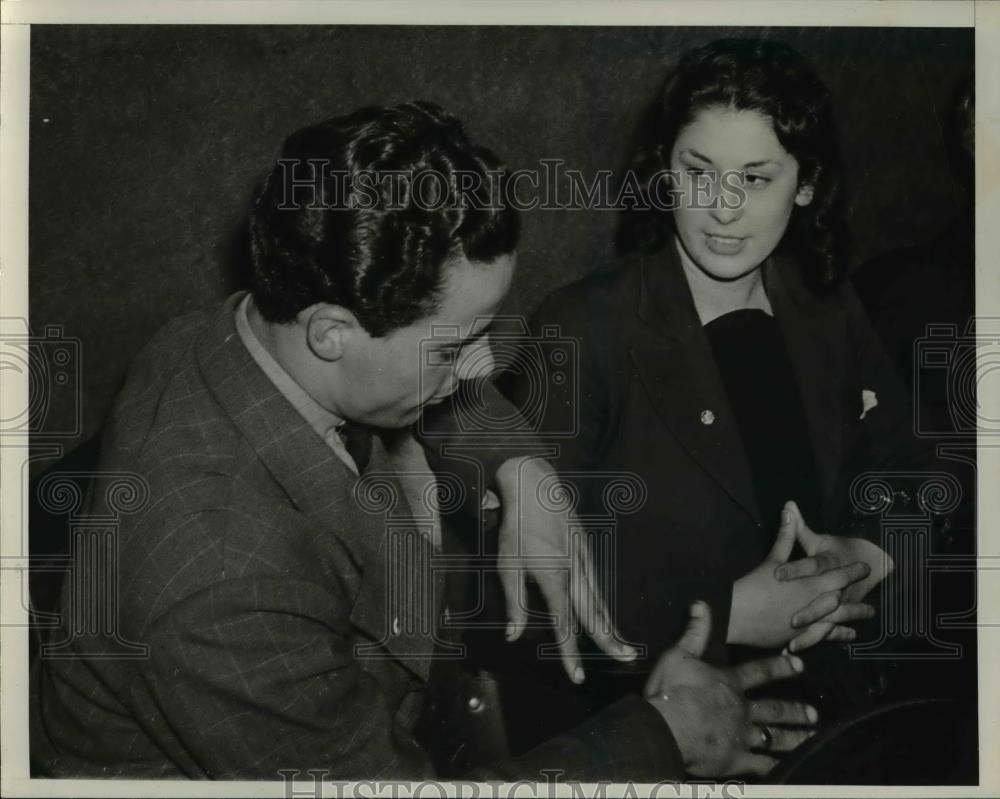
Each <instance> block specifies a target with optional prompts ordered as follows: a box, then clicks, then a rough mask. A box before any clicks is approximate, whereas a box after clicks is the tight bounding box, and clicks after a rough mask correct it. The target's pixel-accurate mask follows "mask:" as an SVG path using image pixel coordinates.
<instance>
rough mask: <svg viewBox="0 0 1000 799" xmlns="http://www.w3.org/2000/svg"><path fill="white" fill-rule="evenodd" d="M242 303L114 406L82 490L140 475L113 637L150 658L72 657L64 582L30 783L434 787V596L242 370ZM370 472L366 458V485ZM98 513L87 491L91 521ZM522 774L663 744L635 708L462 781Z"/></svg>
mask: <svg viewBox="0 0 1000 799" xmlns="http://www.w3.org/2000/svg"><path fill="white" fill-rule="evenodd" d="M239 299H240V295H234V296H233V297H230V298H229V300H227V301H226V302H225V303H224V304H223V306H222V307H221V309H220V310H218V311H217V312H202V313H196V314H192V315H188V316H186V317H182V318H180V319H177V320H174V321H173V322H171V323H169V324H168V325H167V326H166V327H165V328H164V329H162V330H161V331H160V332H159V333H158V334H157V335H156V336H155V337H154V339H153V340H152V341H151V342H150V343H149V344H148V345H147V347H146V348H145V349H144V350H143V352H142V353H141V354H140V356H139V357H138V358H137V360H136V361H135V363H134V364H133V367H132V369H131V371H130V374H129V377H128V380H127V382H126V385H125V386H124V388H123V390H122V392H121V393H120V395H119V396H118V398H117V400H116V403H115V406H114V409H113V411H112V414H111V417H110V419H109V423H108V426H107V429H106V432H105V437H104V441H103V444H102V456H101V470H102V471H103V470H108V471H112V472H131V473H134V474H136V475H138V476H139V477H141V479H142V480H144V481H145V483H146V484H147V486H148V489H149V497H148V501H147V502H146V504H145V506H144V507H143V508H142V509H141V510H139V511H138V512H136V513H134V514H132V515H126V516H124V517H123V518H122V522H121V525H120V528H119V529H118V534H117V561H116V563H117V578H116V579H117V581H118V597H119V602H118V609H117V621H118V626H117V630H116V631H115V632H114V633H113V635H117V636H118V637H119V638H121V639H124V640H126V641H130V642H136V643H141V644H144V645H146V646H148V657H146V658H140V659H116V658H103V657H87V655H88V653H89V654H94V653H96V652H107V651H112V650H113V649H114V646H113V645H112V644H113V643H114V642H111V641H109V640H107V636H106V635H105V636H104V638H102V637H100V636H98V637H97V638H94V637H84V636H76V637H73V636H71V635H70V633H69V624H70V622H69V618H70V616H71V615H72V613H71V606H72V602H73V596H72V594H73V590H74V589H73V586H74V585H75V584H77V585H78V584H79V582H78V580H74V579H69V580H67V581H66V584H65V586H64V590H63V594H62V603H61V604H62V611H63V615H64V622H63V628H62V629H60V630H56V631H55V632H54V633H53V635H52V636H50V641H51V640H53V639H55V640H70V641H71V643H70V645H69V649H70V650H71V654H72V655H74V656H72V657H68V658H67V657H63V658H59V659H47V658H42V659H40V660H39V661H37V662H36V664H35V666H36V668H35V670H34V672H33V674H32V739H31V756H32V763H33V769H34V772H35V773H36V774H37V775H38V776H48V775H51V776H77V777H131V778H155V777H189V778H213V779H275V780H277V779H281V773H280V772H281V771H283V770H296V769H297V770H299V771H304V770H306V769H318V770H320V771H321V772H322V774H323V776H324V777H325V778H327V779H378V778H382V779H390V778H397V779H398V778H404V779H406V778H410V779H420V778H428V777H431V776H434V767H433V765H432V759H431V757H430V756H429V754H428V753H427V751H425V750H424V749H423V748H422V747H421V745H420V744H419V743H418V741H417V740H416V738H415V737H414V734H413V731H414V728H415V726H416V723H417V721H418V718H419V716H420V713H421V710H422V706H423V704H424V703H423V697H424V688H425V685H426V681H427V678H428V673H429V670H430V655H431V653H432V651H433V648H434V637H435V636H434V635H433V631H434V629H435V625H436V624H437V619H438V613H439V610H440V604H441V596H442V591H443V589H444V577H443V575H441V574H435V575H434V576H429V575H428V573H427V570H426V569H423V568H414V564H417V565H419V564H426V563H427V562H428V559H429V558H430V544H429V542H428V541H427V539H426V538H425V537H424V536H420V535H417V536H415V537H414V536H411V537H409V538H406V539H405V541H404V542H403V543H401V541H402V539H398V540H397V539H395V538H393V535H391V534H390V531H391V529H392V525H391V524H387V521H388V517H387V512H386V508H385V507H382V508H377V507H375V505H377V504H378V503H374V504H373V503H372V502H371V501H368V500H370V499H371V497H369V498H368V500H365V498H363V497H360V498H359V496H357V494H356V487H357V478H356V477H355V476H354V474H353V473H351V472H350V471H349V470H348V468H347V467H346V466H345V465H344V464H343V463H342V462H341V461H340V460H339V459H338V458H337V457H336V455H335V454H334V453H333V451H332V450H331V449H330V448H329V447H328V446H327V445H326V444H325V443H324V442H323V440H322V439H321V438H320V437H319V436H318V435H317V434H316V433H315V432H314V431H313V430H312V428H310V427H309V425H308V424H307V422H306V421H305V420H304V419H303V418H302V417H301V416H300V415H299V413H298V412H297V411H296V410H295V409H294V407H293V406H292V405H291V404H290V403H289V402H288V401H287V400H286V399H285V398H284V396H283V395H282V394H281V393H280V392H279V391H278V390H277V389H276V388H275V386H274V385H273V384H272V383H271V382H270V381H269V380H268V378H267V377H266V376H265V375H264V373H263V372H262V371H261V370H260V368H259V367H258V366H257V364H256V363H255V362H254V361H253V359H252V358H251V356H250V354H249V353H248V352H247V350H246V348H245V347H244V345H243V344H242V342H241V341H240V339H239V337H238V335H237V332H236V328H235V324H234V316H233V312H234V308H235V305H236V303H237V302H238V300H239ZM380 458H383V460H380ZM383 467H386V464H385V462H384V453H383V452H381V451H380V450H379V448H376V452H375V453H374V455H373V460H372V463H371V465H370V467H369V470H368V471H369V473H372V472H379V471H380V470H382V469H383ZM384 470H385V471H388V469H387V468H384ZM359 499H360V500H361V501H359ZM106 502H107V497H105V496H104V495H102V494H100V492H94V493H93V494H92V495H91V496H90V498H89V505H88V515H90V516H99V515H101V514H102V512H104V511H106V510H107V508H106V507H105V503H106ZM407 552H408V553H409V556H407V557H404V555H403V553H407ZM88 568H93V564H89V563H77V564H75V566H74V569H77V570H81V569H83V570H85V569H88ZM76 576H77V577H78V578H79V576H80V575H76ZM401 577H402V578H405V579H403V580H402V581H401V580H400V579H399V578H401ZM407 579H409V580H411V582H406V580H407ZM412 581H415V582H412ZM403 584H405V586H406V588H405V590H403V589H401V588H400V586H401V585H403ZM414 597H416V600H415V599H414ZM63 650H65V647H64V648H63ZM456 690H458V687H457V686H456ZM489 712H493V708H490V709H489ZM437 723H438V725H441V724H444V725H445V726H449V725H452V724H461V723H462V719H460V718H452V719H443V720H438V721H437ZM432 726H433V725H432ZM453 737H454V736H453ZM541 769H560V770H561V771H562V772H563V775H564V777H565V778H566V779H580V780H596V779H615V780H625V779H634V780H642V781H647V782H648V781H654V780H659V779H677V778H680V777H682V776H683V770H682V768H681V761H680V754H679V752H678V750H677V747H676V744H675V742H674V740H673V737H672V736H671V734H670V731H669V729H668V728H667V726H666V725H665V724H664V723H663V721H662V719H661V718H660V717H659V714H658V713H657V712H656V711H655V710H654V709H653V708H652V706H650V705H649V704H648V703H646V702H645V701H644V700H642V699H640V698H638V697H632V698H630V699H627V700H623V701H622V702H620V703H618V704H616V705H614V706H612V707H611V708H608V709H607V710H606V711H604V712H602V713H601V714H599V715H598V716H595V717H594V718H593V719H592V720H591V721H590V722H588V723H587V724H586V725H585V726H583V727H581V728H578V729H576V730H574V731H572V732H571V733H568V734H566V735H563V736H560V737H558V738H556V739H553V740H552V741H550V742H549V743H547V744H545V745H543V746H542V747H539V748H538V749H535V750H532V752H530V753H529V754H527V755H522V756H521V757H519V758H516V759H510V758H507V759H505V760H503V761H502V762H500V763H496V764H492V765H489V766H484V767H482V768H479V769H477V770H476V771H475V772H474V773H472V774H469V775H468V776H470V777H479V778H481V779H487V778H488V779H532V780H543V779H544V776H543V775H542V774H540V770H541Z"/></svg>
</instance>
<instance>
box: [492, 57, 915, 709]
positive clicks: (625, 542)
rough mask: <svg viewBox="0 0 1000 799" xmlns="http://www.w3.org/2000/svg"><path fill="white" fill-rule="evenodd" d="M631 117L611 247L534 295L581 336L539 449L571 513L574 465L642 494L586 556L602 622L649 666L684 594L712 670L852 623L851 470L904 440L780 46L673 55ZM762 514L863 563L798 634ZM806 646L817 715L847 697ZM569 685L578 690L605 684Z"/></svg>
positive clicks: (585, 490) (830, 159)
mask: <svg viewBox="0 0 1000 799" xmlns="http://www.w3.org/2000/svg"><path fill="white" fill-rule="evenodd" d="M645 128H646V130H645V133H644V135H642V136H641V137H640V143H639V146H638V148H637V153H636V156H635V158H634V160H633V163H632V168H633V169H634V170H635V171H636V173H637V176H638V177H639V179H640V182H641V183H642V185H643V186H644V190H645V194H646V197H645V199H646V200H647V201H648V202H647V204H646V210H634V211H631V212H629V213H627V214H626V215H625V217H624V218H623V222H622V226H621V230H620V235H619V244H620V246H621V249H622V250H624V251H625V253H626V255H625V257H624V259H623V260H622V262H621V263H619V264H616V265H615V266H614V267H613V268H612V269H611V270H609V271H607V272H598V273H595V274H592V275H589V276H588V277H586V278H585V279H583V280H582V281H580V282H578V283H576V284H574V285H571V286H569V287H566V288H564V289H561V290H559V291H557V292H555V293H554V294H553V295H551V296H550V297H549V298H548V299H546V301H545V302H543V304H542V306H541V308H540V309H539V311H538V312H537V314H536V316H535V320H534V323H535V324H534V328H535V330H536V332H540V329H541V328H542V327H543V326H551V325H558V326H559V328H560V333H561V335H562V336H564V337H569V338H575V339H577V340H578V341H579V342H580V344H581V354H580V357H581V360H580V366H579V372H580V375H581V382H580V385H579V393H578V394H577V393H571V392H573V391H574V388H575V387H574V386H572V385H571V384H570V383H569V381H567V382H566V383H564V384H562V385H560V384H558V383H555V382H553V383H551V384H550V385H549V386H548V388H549V389H550V392H549V394H548V395H547V401H546V403H545V405H546V410H545V420H544V424H543V428H544V429H550V430H566V429H567V425H568V424H569V423H570V421H571V420H570V419H567V418H565V415H566V414H567V413H578V414H579V417H578V418H579V426H578V428H577V429H578V430H579V435H577V436H575V437H574V438H572V439H560V440H559V441H558V444H559V447H560V456H559V467H560V471H561V472H562V473H563V474H565V475H567V476H569V477H570V479H573V475H574V474H575V475H576V476H577V477H576V479H577V482H578V483H579V485H578V489H579V492H580V495H581V501H580V510H581V514H582V515H584V516H590V517H594V518H597V517H600V516H601V514H602V511H603V502H604V498H605V493H604V488H603V487H601V486H600V485H596V486H595V481H594V479H593V477H594V475H595V474H600V473H607V474H609V475H614V474H621V473H623V472H627V473H632V474H634V475H636V476H637V477H638V478H640V479H641V482H642V483H643V484H644V485H645V488H646V497H645V501H644V503H642V505H641V507H639V509H638V510H635V511H634V512H633V513H631V514H630V515H622V516H619V517H618V519H617V520H616V527H615V533H614V540H613V546H612V547H610V549H611V550H613V558H614V560H613V563H611V564H608V563H607V561H605V567H604V571H605V572H606V573H607V574H608V575H609V580H608V582H607V584H606V595H607V599H608V601H609V604H610V605H611V606H612V609H613V614H614V617H615V619H616V621H617V624H618V628H619V629H620V630H621V632H622V633H623V634H624V635H625V637H626V638H627V639H628V640H629V641H630V642H632V643H636V644H642V645H645V647H646V652H647V658H648V664H651V663H652V662H655V660H654V659H655V657H656V655H657V653H659V652H661V651H662V650H663V649H664V648H665V647H666V646H667V645H668V644H669V642H670V641H672V640H674V639H675V638H676V636H677V634H678V632H679V630H680V629H681V627H682V625H683V622H684V619H685V614H686V611H687V608H688V607H689V606H690V604H691V602H692V601H693V600H696V599H702V600H705V601H706V602H708V604H709V606H710V608H711V612H712V619H713V635H714V640H713V642H712V644H711V646H710V649H709V652H710V656H711V657H713V658H714V659H716V660H717V661H719V662H724V661H731V660H734V659H737V660H739V659H743V658H745V657H747V655H748V652H749V650H745V649H744V648H745V647H755V648H758V650H757V652H758V654H759V648H761V647H763V648H775V649H777V648H782V647H785V646H788V647H789V648H790V649H792V650H796V649H798V650H801V649H805V648H807V647H810V646H811V645H813V644H815V643H817V640H818V638H820V637H822V636H823V634H826V635H827V636H828V637H829V638H831V639H833V640H848V639H850V638H852V637H853V636H854V631H853V630H852V629H851V628H849V627H846V626H842V625H843V623H846V622H852V621H857V620H859V619H861V618H864V617H867V616H870V615H871V609H870V608H868V607H867V606H865V605H863V604H861V599H862V598H863V597H865V595H866V594H868V593H869V592H870V591H871V589H872V588H873V587H874V586H875V585H876V584H877V583H878V582H879V581H880V580H881V579H882V578H884V576H885V575H886V574H887V573H888V571H889V570H890V569H891V562H890V561H889V560H888V558H887V557H886V556H885V553H884V552H883V551H882V550H881V549H880V548H879V547H878V545H877V544H876V543H874V542H877V541H878V540H879V537H878V536H879V525H878V520H877V519H875V518H874V517H868V518H864V517H862V516H859V515H858V514H856V513H853V512H852V509H851V507H850V506H851V503H850V502H849V492H848V487H849V485H850V481H851V479H852V478H853V477H854V476H856V475H857V474H859V473H860V472H862V471H864V470H866V469H872V468H878V467H880V466H884V465H885V464H888V463H890V462H893V460H898V459H905V458H906V457H909V456H910V455H912V453H913V449H914V448H913V447H912V444H911V442H910V441H909V438H908V437H907V436H906V435H905V433H906V431H907V430H908V424H907V421H908V418H907V412H908V409H909V404H908V399H907V397H906V394H905V392H904V391H903V390H902V388H901V386H900V385H899V384H898V382H897V381H896V379H895V378H894V376H893V372H892V368H891V366H890V365H889V364H888V362H887V361H886V360H885V357H884V355H883V353H882V351H881V348H880V346H879V344H878V343H877V340H876V339H875V337H874V335H873V333H872V332H871V330H870V327H869V325H868V322H867V320H866V318H865V317H864V315H863V313H862V312H861V310H860V308H859V306H858V304H857V302H856V300H855V298H854V297H853V295H852V294H851V293H850V291H849V289H848V288H846V286H845V285H844V283H843V280H842V278H843V276H844V268H845V260H844V257H843V245H844V243H845V237H844V225H843V222H842V218H841V209H842V200H841V187H840V180H839V171H840V164H839V157H838V154H837V146H836V139H835V135H834V126H833V119H832V113H831V107H830V99H829V93H828V91H827V89H826V87H825V86H824V85H823V84H822V82H821V81H820V80H819V79H818V78H817V77H816V75H815V73H814V72H813V71H812V69H811V68H810V67H809V65H808V64H807V63H806V62H805V61H804V59H802V58H801V57H800V56H799V55H798V54H797V53H795V52H794V51H792V50H791V49H789V48H787V47H785V46H783V45H780V44H777V43H773V42H766V41H756V40H725V41H719V42H714V43H712V44H709V45H707V46H704V47H700V48H697V49H695V50H692V51H691V52H689V53H687V54H686V55H685V56H684V57H683V58H682V59H681V61H680V63H679V65H678V67H677V69H676V70H675V71H674V72H673V74H672V75H671V76H670V78H669V79H668V80H667V82H666V84H665V86H664V89H663V91H662V93H661V94H660V96H659V98H658V101H657V103H656V105H655V106H654V107H653V109H652V111H651V113H650V114H649V117H648V119H647V120H646V126H645ZM668 190H669V191H668ZM665 207H666V208H669V209H672V210H663V209H664V208H665ZM657 208H659V209H660V210H657ZM516 372H517V370H516V369H515V370H514V373H512V374H511V375H510V376H509V378H508V383H507V385H508V387H509V388H510V392H511V395H512V396H513V397H514V399H515V400H517V401H522V402H523V401H525V400H526V399H527V397H528V396H529V393H530V391H531V389H532V386H531V385H530V384H529V382H528V381H527V380H522V379H520V378H519V376H518V374H517V373H516ZM788 501H793V503H794V504H791V505H788V506H787V507H786V503H787V502H788ZM783 514H784V517H783ZM783 518H784V520H785V522H786V523H788V524H791V525H793V526H794V527H795V528H796V530H797V538H798V543H799V545H800V548H801V549H802V550H804V551H805V552H806V554H808V555H816V554H821V553H827V554H829V555H830V556H832V557H833V558H835V559H836V561H837V562H839V563H841V564H843V563H849V562H854V561H860V562H863V563H865V564H866V565H867V570H868V572H869V573H868V576H867V577H866V578H865V579H861V580H858V581H857V582H854V583H853V584H852V585H851V586H850V587H849V588H847V589H846V591H845V592H844V599H845V601H844V604H843V605H841V607H839V608H838V609H837V611H836V612H835V613H834V614H833V615H831V616H828V617H826V622H827V623H826V624H825V625H824V626H814V627H811V628H810V632H809V634H808V635H800V633H801V630H799V629H797V628H796V626H795V622H796V621H798V619H796V618H795V616H796V614H797V612H798V611H799V610H800V609H801V608H802V607H804V606H805V605H807V604H808V603H809V602H810V601H811V600H813V599H815V598H816V596H817V595H818V594H817V592H816V590H815V589H814V587H812V586H810V584H809V583H808V582H807V581H808V580H810V579H815V578H811V577H804V578H802V579H785V580H782V579H780V578H781V576H782V573H781V572H780V571H779V572H777V574H776V567H777V566H778V565H779V562H780V561H783V560H786V559H787V558H788V555H789V553H788V552H787V551H778V550H779V549H781V547H778V548H777V549H776V548H775V540H776V533H777V531H778V528H779V525H780V524H781V522H782V519H783ZM807 525H808V526H807ZM810 528H812V529H810ZM812 530H818V531H823V532H829V533H834V532H836V533H840V534H841V535H817V534H816V533H813V532H812ZM803 563H805V562H803ZM785 569H788V570H790V572H789V574H788V575H786V576H791V577H794V576H795V575H797V574H800V573H801V572H800V567H799V566H797V565H796V563H795V562H794V561H792V562H791V563H790V564H789V566H787V567H785ZM823 648H824V647H819V648H818V649H823ZM825 648H826V649H827V650H829V649H831V647H830V645H829V644H827V645H826V647H825ZM813 652H814V650H810V653H813ZM808 655H809V653H807V657H806V661H807V673H809V672H811V673H812V678H813V680H814V682H816V685H814V686H813V687H812V688H810V689H802V690H803V691H804V692H805V695H807V696H808V697H809V698H810V699H811V700H812V701H814V702H815V703H816V704H818V705H819V706H820V708H821V713H822V712H823V711H825V712H826V714H827V718H828V719H829V718H830V716H831V715H832V714H833V712H834V710H835V708H834V705H835V704H836V703H838V702H839V704H840V705H841V709H842V710H846V709H847V708H848V707H852V708H856V707H857V705H858V704H859V703H863V702H864V701H866V686H865V685H863V682H862V681H861V680H860V678H859V679H858V682H857V684H851V683H850V676H849V674H850V672H849V670H847V669H846V667H843V663H841V665H839V666H837V667H836V671H833V670H832V668H833V667H830V669H831V670H830V671H829V672H827V670H825V669H824V667H823V663H824V662H826V663H829V651H827V653H826V654H822V653H821V654H819V655H818V656H814V657H813V658H812V660H813V663H810V657H809V656H808ZM844 661H845V662H846V658H845V659H844ZM842 667H843V670H842ZM640 670H641V666H640ZM834 675H835V676H834ZM588 682H589V683H590V688H589V689H588V690H590V691H591V692H592V695H593V692H600V691H604V690H606V691H610V692H611V693H614V692H616V691H618V690H621V686H620V685H617V684H616V685H614V686H609V684H608V683H606V682H605V681H604V680H603V679H602V677H601V675H600V674H596V675H595V676H594V677H593V678H591V677H588ZM612 682H615V681H612ZM633 687H634V686H633ZM831 689H835V690H831ZM855 689H856V690H855ZM834 693H836V694H839V696H838V697H836V698H835V697H834V696H833V694H834Z"/></svg>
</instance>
